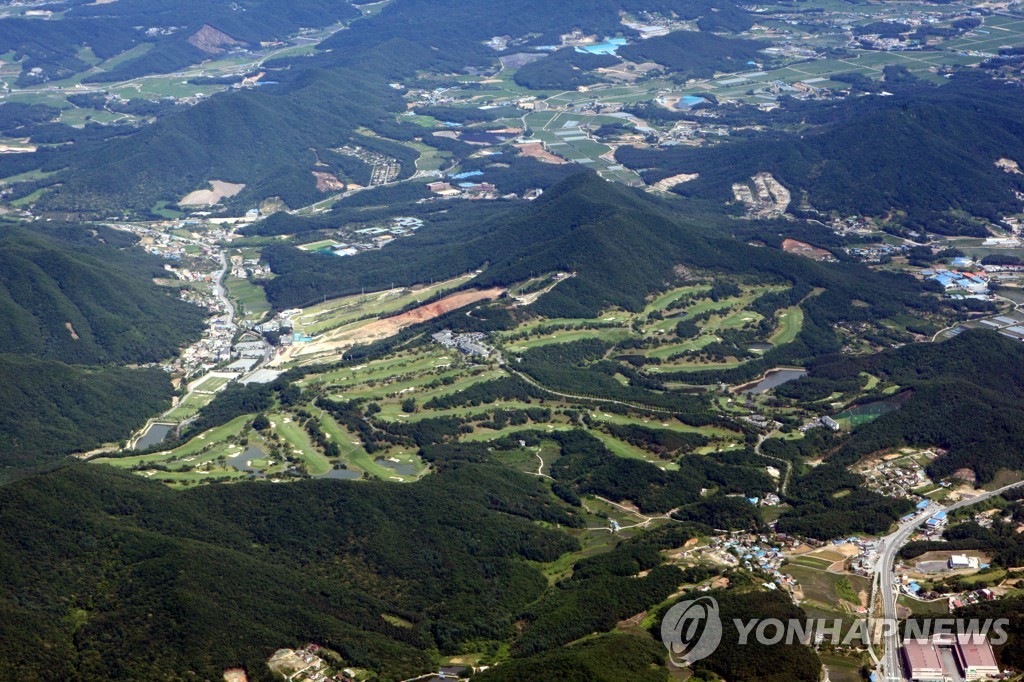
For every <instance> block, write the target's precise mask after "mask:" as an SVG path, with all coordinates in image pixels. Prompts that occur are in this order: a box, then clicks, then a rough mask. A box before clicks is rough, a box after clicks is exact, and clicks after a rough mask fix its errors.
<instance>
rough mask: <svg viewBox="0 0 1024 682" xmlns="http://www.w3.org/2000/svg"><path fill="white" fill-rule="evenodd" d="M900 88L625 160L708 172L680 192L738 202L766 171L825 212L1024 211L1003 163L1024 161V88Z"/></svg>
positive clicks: (654, 170)
mask: <svg viewBox="0 0 1024 682" xmlns="http://www.w3.org/2000/svg"><path fill="white" fill-rule="evenodd" d="M892 89H893V90H894V92H895V94H893V95H892V96H890V97H879V96H870V95H869V96H861V97H853V98H850V99H847V100H845V101H842V102H839V103H835V104H830V105H815V106H805V107H801V108H800V112H801V113H802V114H803V115H804V116H806V125H794V126H790V128H791V129H793V132H786V133H777V134H775V135H767V136H759V137H758V138H757V139H738V140H734V141H731V142H725V143H723V144H719V145H715V146H712V147H701V148H695V147H685V146H679V147H675V148H672V149H670V150H649V149H637V148H633V147H620V148H619V150H618V151H617V152H616V158H617V159H618V160H619V161H620V162H622V163H624V164H625V165H627V166H629V167H630V168H635V169H638V170H640V171H641V173H642V175H643V176H644V178H645V180H647V181H648V182H656V181H657V180H660V179H662V178H665V177H668V176H670V175H675V174H677V173H699V174H700V178H698V179H697V180H694V181H692V182H688V183H684V184H681V185H678V186H677V187H676V188H675V189H674V191H675V192H677V193H679V194H682V195H685V196H701V197H707V198H712V199H714V200H716V201H718V202H722V203H724V202H726V201H732V200H733V197H732V192H731V186H732V183H735V182H745V181H748V180H749V179H750V177H751V176H753V175H754V174H755V173H759V172H762V171H767V172H770V173H772V174H773V175H774V176H775V178H776V179H777V180H778V181H779V182H781V183H782V184H783V185H785V186H786V187H787V188H789V190H790V191H791V192H792V193H793V195H794V197H797V196H799V191H800V190H806V191H807V193H808V198H809V201H810V203H811V205H812V206H813V207H815V208H817V209H818V210H822V211H827V210H836V211H840V212H842V213H843V214H858V213H859V214H864V215H884V214H885V213H886V212H887V211H889V210H890V209H899V210H902V211H906V212H907V213H908V214H909V216H908V220H909V221H910V223H911V224H914V225H917V224H918V223H920V222H921V221H922V220H923V218H924V217H928V216H932V215H935V214H945V213H946V212H948V211H958V210H962V211H966V212H968V213H971V214H974V215H979V216H983V217H986V218H989V219H991V220H999V219H1000V218H1001V217H1002V216H1003V215H1006V214H1008V213H1014V212H1017V211H1019V210H1020V202H1019V201H1018V200H1017V199H1016V198H1015V196H1014V194H1013V192H1014V191H1015V190H1016V191H1024V176H1020V175H1014V174H1010V173H1006V172H1004V171H1003V170H1001V169H1000V168H998V167H997V166H996V165H995V162H996V161H997V160H998V159H1001V158H1009V159H1013V160H1016V161H1018V162H1024V122H1022V121H1021V118H1020V116H1019V112H1020V109H1021V107H1022V106H1024V92H1022V91H1021V90H1020V88H1016V87H1012V86H1010V85H1007V84H1006V83H1004V82H1000V81H994V80H990V79H988V78H987V77H985V78H981V77H976V76H974V75H970V74H968V75H962V76H957V77H956V78H954V79H952V81H951V82H950V83H949V84H948V85H945V86H943V87H941V88H937V87H935V86H926V85H911V86H909V87H903V88H898V87H893V88H892ZM933 222H934V221H933ZM925 227H927V226H926V225H925Z"/></svg>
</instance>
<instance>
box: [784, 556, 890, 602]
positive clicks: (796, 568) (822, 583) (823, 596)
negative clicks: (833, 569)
mask: <svg viewBox="0 0 1024 682" xmlns="http://www.w3.org/2000/svg"><path fill="white" fill-rule="evenodd" d="M783 570H784V571H785V572H786V573H788V574H790V575H792V576H793V577H794V578H795V579H796V580H797V582H799V584H800V589H801V590H802V591H803V595H804V599H806V600H809V601H812V602H815V603H817V604H819V605H820V606H823V607H825V608H829V609H835V610H840V611H850V610H851V609H852V608H855V607H857V606H860V597H859V595H860V594H861V593H862V592H863V593H865V594H867V593H870V591H871V583H870V581H869V580H867V579H866V578H863V577H862V576H859V575H849V574H840V573H827V572H825V571H822V570H817V569H814V568H807V567H805V566H801V565H795V564H793V563H790V565H789V566H786V567H784V569H783ZM853 600H856V601H853Z"/></svg>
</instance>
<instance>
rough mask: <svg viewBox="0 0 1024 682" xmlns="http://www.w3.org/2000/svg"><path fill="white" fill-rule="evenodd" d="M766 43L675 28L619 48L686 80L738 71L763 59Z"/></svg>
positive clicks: (629, 56) (627, 55)
mask: <svg viewBox="0 0 1024 682" xmlns="http://www.w3.org/2000/svg"><path fill="white" fill-rule="evenodd" d="M763 48H764V45H763V44H762V43H759V42H757V41H755V40H742V39H739V38H727V37H724V36H719V35H716V34H714V33H703V32H696V31H674V32H672V33H669V34H668V35H667V36H661V37H658V38H651V39H650V40H645V41H643V42H640V43H636V44H634V45H626V46H624V47H622V48H620V49H619V50H618V54H619V55H620V56H621V57H623V58H624V59H628V60H630V61H634V62H655V63H657V64H660V65H662V66H664V67H665V68H666V69H667V70H669V71H671V72H672V73H674V74H678V75H679V77H681V78H683V79H688V78H710V77H711V76H713V75H715V73H716V72H719V71H737V70H740V69H743V68H746V67H747V62H749V61H752V60H763V59H764V58H765V55H764V54H763V53H762V52H761V50H762V49H763Z"/></svg>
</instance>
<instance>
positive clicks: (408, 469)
mask: <svg viewBox="0 0 1024 682" xmlns="http://www.w3.org/2000/svg"><path fill="white" fill-rule="evenodd" d="M373 461H374V463H376V464H379V465H381V466H382V467H387V468H388V469H391V470H393V471H394V472H395V473H396V474H401V475H402V476H415V475H416V465H415V464H403V463H402V462H392V461H391V460H389V459H375V460H373Z"/></svg>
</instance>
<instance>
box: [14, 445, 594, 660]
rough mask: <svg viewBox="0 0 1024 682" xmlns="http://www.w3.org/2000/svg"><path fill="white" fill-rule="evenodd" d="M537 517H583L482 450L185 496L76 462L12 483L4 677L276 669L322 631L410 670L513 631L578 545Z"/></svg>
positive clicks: (353, 652)
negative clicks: (400, 471) (456, 458)
mask: <svg viewBox="0 0 1024 682" xmlns="http://www.w3.org/2000/svg"><path fill="white" fill-rule="evenodd" d="M536 521H546V522H549V523H561V524H570V525H572V524H573V523H574V521H573V517H572V516H570V515H569V513H568V512H567V511H566V510H565V509H564V508H562V507H560V506H558V505H555V504H554V503H553V502H552V501H551V498H550V497H549V495H548V494H547V492H546V490H545V489H544V487H543V486H542V485H541V484H539V483H538V482H537V481H536V479H530V478H528V477H526V476H523V475H518V474H514V473H513V472H510V471H507V470H501V471H498V470H496V469H493V468H491V467H487V466H481V465H463V466H458V467H453V468H448V469H446V470H445V471H444V472H442V473H439V474H437V475H436V476H430V477H428V478H426V479H425V480H424V481H422V482H420V483H416V484H412V485H407V486H396V485H394V484H390V483H385V482H377V483H358V484H351V483H349V484H344V483H339V482H338V481H319V482H307V483H299V484H293V485H281V486H270V485H261V484H248V485H237V486H210V487H205V488H202V489H197V490H194V491H189V492H184V493H182V492H174V491H171V490H168V489H167V488H165V487H163V486H161V485H159V484H156V483H151V482H146V481H143V480H141V479H139V478H138V477H136V476H133V475H131V474H126V473H118V472H115V471H113V470H110V469H108V468H106V467H97V466H87V465H75V466H68V467H64V468H61V469H58V470H56V471H54V472H51V473H48V474H42V475H37V476H35V477H33V478H31V479H28V480H25V481H21V482H18V483H14V484H11V485H9V486H7V487H5V488H2V489H0V612H2V613H3V614H4V617H3V618H0V677H3V678H4V679H15V678H18V679H33V678H35V679H53V678H60V679H81V680H109V679H143V678H151V677H159V678H168V677H175V678H178V677H186V676H189V675H196V676H198V677H199V678H201V679H215V678H217V679H219V678H220V676H221V674H222V672H223V670H224V669H225V668H227V667H230V666H233V665H243V666H245V667H246V669H247V671H248V673H249V676H250V679H253V680H268V679H270V671H269V669H268V668H267V667H266V665H265V660H266V657H267V653H268V652H271V651H273V650H274V649H276V648H279V647H281V646H299V645H304V644H305V643H307V642H308V641H316V642H319V643H321V644H323V645H326V646H329V647H331V648H332V649H335V650H336V651H338V652H340V653H341V654H342V656H344V657H345V660H346V664H347V665H352V666H366V667H371V668H373V669H374V670H379V671H381V673H382V678H381V679H384V680H396V679H403V678H407V677H409V676H411V675H414V674H418V673H419V672H422V670H423V669H425V667H426V666H429V659H428V656H427V650H428V649H431V648H433V647H437V648H439V649H440V650H441V651H448V652H451V651H452V650H453V649H454V648H456V647H458V646H459V645H460V644H462V643H464V642H468V641H485V640H490V639H503V638H505V637H507V636H509V635H510V634H511V630H512V618H513V616H514V615H515V614H516V613H518V612H519V611H520V610H521V609H522V608H524V607H525V606H526V604H527V603H529V602H530V601H532V600H534V599H536V597H537V596H538V595H539V594H540V593H541V591H542V590H543V589H544V588H545V587H546V581H545V580H544V578H543V576H542V575H541V574H540V572H539V571H538V570H537V569H536V568H533V567H530V566H529V565H528V564H527V563H526V560H532V561H550V560H552V559H554V558H556V557H557V556H558V555H559V554H561V553H562V552H564V551H567V550H569V549H572V548H573V547H574V544H575V543H574V542H573V541H571V540H570V539H569V538H568V537H567V536H566V535H564V534H563V533H561V532H559V531H555V530H548V529H544V528H541V527H540V526H539V525H537V524H536ZM385 614H389V615H390V616H392V621H389V620H386V619H384V618H383V617H382V616H383V615H385ZM395 618H400V619H401V620H402V621H404V622H408V623H410V626H409V627H402V626H398V625H394V624H392V623H393V621H394V619H395Z"/></svg>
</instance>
